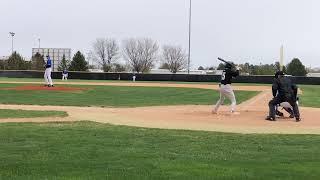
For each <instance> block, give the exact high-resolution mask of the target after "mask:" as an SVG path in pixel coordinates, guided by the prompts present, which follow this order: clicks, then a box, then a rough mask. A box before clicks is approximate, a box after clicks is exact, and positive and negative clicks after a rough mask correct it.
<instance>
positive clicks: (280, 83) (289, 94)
mask: <svg viewBox="0 0 320 180" xmlns="http://www.w3.org/2000/svg"><path fill="white" fill-rule="evenodd" d="M297 93H298V88H297V86H296V85H295V84H293V83H292V82H291V80H290V79H289V78H288V77H285V76H284V73H283V72H282V71H278V72H277V73H276V78H275V79H274V82H273V85H272V94H273V97H274V98H273V99H272V100H271V101H270V102H269V116H268V117H267V118H266V120H269V121H275V120H276V107H277V105H278V104H280V103H282V102H288V103H289V104H290V105H291V106H292V108H293V113H294V115H295V118H296V121H297V122H299V121H301V119H300V113H299V107H298V105H297V103H296V101H297Z"/></svg>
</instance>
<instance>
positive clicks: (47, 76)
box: [44, 68, 53, 86]
mask: <svg viewBox="0 0 320 180" xmlns="http://www.w3.org/2000/svg"><path fill="white" fill-rule="evenodd" d="M44 80H45V81H46V84H47V85H51V86H52V85H53V82H52V79H51V68H46V70H45V72H44Z"/></svg>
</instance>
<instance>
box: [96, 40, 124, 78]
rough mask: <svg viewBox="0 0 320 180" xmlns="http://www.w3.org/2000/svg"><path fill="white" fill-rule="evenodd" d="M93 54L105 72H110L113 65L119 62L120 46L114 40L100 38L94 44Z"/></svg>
mask: <svg viewBox="0 0 320 180" xmlns="http://www.w3.org/2000/svg"><path fill="white" fill-rule="evenodd" d="M91 54H92V55H93V59H94V60H95V61H97V62H98V63H99V64H100V65H101V66H102V69H103V71H104V72H109V71H110V70H111V69H112V64H113V63H115V62H116V61H117V60H118V54H119V45H118V43H117V41H116V40H114V39H107V38H98V39H96V41H95V42H94V43H93V51H92V53H91Z"/></svg>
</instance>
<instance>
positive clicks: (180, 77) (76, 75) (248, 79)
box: [0, 71, 320, 85]
mask: <svg viewBox="0 0 320 180" xmlns="http://www.w3.org/2000/svg"><path fill="white" fill-rule="evenodd" d="M43 74H44V72H43V71H0V77H8V78H43ZM132 76H133V74H132V73H96V72H69V79H83V80H132ZM52 77H53V78H54V79H60V78H61V77H62V73H61V72H53V73H52ZM273 78H274V76H239V77H237V78H236V79H234V82H236V83H260V84H270V83H272V81H273ZM290 78H291V79H292V80H293V81H294V82H295V83H297V84H309V85H320V77H293V76H292V77H290ZM136 80H137V81H181V82H219V80H220V76H219V75H187V74H136Z"/></svg>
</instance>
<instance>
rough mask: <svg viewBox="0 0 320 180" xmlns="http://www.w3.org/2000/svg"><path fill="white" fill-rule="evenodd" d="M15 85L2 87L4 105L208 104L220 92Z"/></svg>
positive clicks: (245, 97) (242, 96) (247, 95)
mask: <svg viewBox="0 0 320 180" xmlns="http://www.w3.org/2000/svg"><path fill="white" fill-rule="evenodd" d="M16 86H23V84H0V97H1V98H0V103H1V104H37V105H61V106H110V107H141V106H162V105H198V104H199V105H209V104H213V103H214V102H215V101H217V99H218V98H219V93H218V92H217V91H213V90H206V89H193V88H167V87H120V86H70V87H82V88H88V90H85V91H83V92H80V93H79V92H57V91H15V90H6V89H5V88H12V87H16ZM39 86H40V85H39ZM64 86H65V85H64ZM236 94H237V98H238V99H237V100H238V102H239V103H241V102H243V101H245V100H248V99H250V98H251V97H253V96H255V95H256V94H257V92H247V91H237V92H236Z"/></svg>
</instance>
